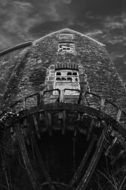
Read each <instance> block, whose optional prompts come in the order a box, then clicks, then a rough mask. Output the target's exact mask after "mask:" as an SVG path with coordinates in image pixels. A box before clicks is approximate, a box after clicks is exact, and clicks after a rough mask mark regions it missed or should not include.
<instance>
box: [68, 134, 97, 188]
mask: <svg viewBox="0 0 126 190" xmlns="http://www.w3.org/2000/svg"><path fill="white" fill-rule="evenodd" d="M95 140H96V137H95V136H93V139H92V141H91V143H90V145H89V147H88V150H87V152H86V153H85V154H84V156H83V158H82V160H81V163H80V165H79V166H78V168H77V170H76V172H75V174H74V176H73V178H72V179H71V181H70V183H69V185H70V186H73V185H74V184H75V183H76V182H77V181H78V180H79V178H80V176H81V172H82V171H83V169H84V166H85V164H86V162H87V159H88V158H89V155H90V153H91V151H92V148H93V145H94V142H95Z"/></svg>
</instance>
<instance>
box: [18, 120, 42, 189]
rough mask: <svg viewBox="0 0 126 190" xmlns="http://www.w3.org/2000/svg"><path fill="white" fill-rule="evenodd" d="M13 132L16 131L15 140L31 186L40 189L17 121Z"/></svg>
mask: <svg viewBox="0 0 126 190" xmlns="http://www.w3.org/2000/svg"><path fill="white" fill-rule="evenodd" d="M15 132H16V136H17V140H18V143H19V147H20V150H21V155H22V158H23V161H24V165H25V167H26V170H27V173H28V177H29V179H30V182H31V184H32V187H33V189H34V190H40V184H39V183H38V181H37V179H36V176H35V173H34V170H33V168H32V165H31V162H30V159H29V156H28V152H27V148H26V145H25V140H24V137H23V134H22V130H21V126H20V124H19V123H17V124H16V126H15Z"/></svg>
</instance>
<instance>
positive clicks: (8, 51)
mask: <svg viewBox="0 0 126 190" xmlns="http://www.w3.org/2000/svg"><path fill="white" fill-rule="evenodd" d="M31 45H32V41H29V42H24V43H21V44H18V45H16V46H14V47H11V48H8V49H5V50H3V51H1V52H0V56H4V55H6V54H8V53H11V52H13V51H15V50H18V49H22V48H26V47H28V46H31Z"/></svg>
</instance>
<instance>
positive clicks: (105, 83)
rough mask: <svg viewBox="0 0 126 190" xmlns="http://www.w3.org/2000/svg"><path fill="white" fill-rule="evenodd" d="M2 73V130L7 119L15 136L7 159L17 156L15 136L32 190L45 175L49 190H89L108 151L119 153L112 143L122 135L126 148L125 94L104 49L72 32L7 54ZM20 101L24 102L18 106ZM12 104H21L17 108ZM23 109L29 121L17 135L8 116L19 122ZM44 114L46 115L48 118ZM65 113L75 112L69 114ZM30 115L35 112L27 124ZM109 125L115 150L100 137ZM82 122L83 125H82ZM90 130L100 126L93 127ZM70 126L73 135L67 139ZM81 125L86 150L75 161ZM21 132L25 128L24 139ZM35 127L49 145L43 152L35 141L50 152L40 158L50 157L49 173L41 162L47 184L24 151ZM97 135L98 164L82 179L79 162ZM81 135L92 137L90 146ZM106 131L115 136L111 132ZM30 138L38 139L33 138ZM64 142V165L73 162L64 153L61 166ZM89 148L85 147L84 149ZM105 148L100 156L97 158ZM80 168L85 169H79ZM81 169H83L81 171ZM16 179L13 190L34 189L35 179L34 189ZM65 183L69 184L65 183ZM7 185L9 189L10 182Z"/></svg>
mask: <svg viewBox="0 0 126 190" xmlns="http://www.w3.org/2000/svg"><path fill="white" fill-rule="evenodd" d="M0 71H1V72H0V98H1V99H0V107H1V113H2V112H3V111H4V113H6V114H4V115H2V116H1V122H2V125H4V122H3V121H5V123H7V126H8V125H9V127H10V131H12V133H13V135H12V134H11V133H9V138H8V140H7V139H6V140H3V141H5V142H6V143H5V142H4V144H6V145H5V147H6V148H5V152H6V153H5V154H8V152H9V151H10V153H9V154H10V155H11V156H12V155H13V154H14V155H15V154H16V150H17V147H15V146H16V145H15V141H16V140H15V136H17V137H18V138H19V140H17V141H19V142H18V143H19V147H20V150H21V153H22V157H23V159H24V163H25V167H26V170H27V172H28V176H29V178H30V180H31V183H32V187H33V189H34V190H36V189H37V188H38V186H37V184H38V183H41V184H42V186H44V182H43V181H44V179H43V178H44V177H43V176H45V178H46V180H45V183H47V184H45V186H44V187H45V189H48V188H49V189H56V188H57V187H58V188H60V189H73V188H75V189H76V190H81V189H85V188H86V187H87V186H88V183H89V180H90V179H91V177H92V174H93V172H94V170H95V167H96V165H97V164H98V161H99V159H100V158H101V154H102V153H103V149H104V152H109V150H111V149H112V148H113V145H114V144H113V142H114V140H115V139H116V138H117V139H118V142H119V143H120V150H123V149H125V148H124V147H123V145H124V144H125V143H124V142H125V134H126V133H125V112H124V111H125V108H126V91H125V88H124V84H123V82H122V80H121V78H120V76H119V74H118V73H117V71H116V68H115V67H114V64H113V63H112V61H111V59H110V57H109V55H108V52H107V51H106V48H105V45H104V44H102V43H100V42H98V41H96V40H94V39H92V38H90V37H88V36H85V35H83V34H82V33H79V32H76V31H74V30H71V29H67V28H66V29H62V30H59V31H56V32H53V33H51V34H48V35H46V36H44V37H42V38H40V39H38V40H35V41H33V42H29V43H26V44H24V45H20V46H17V47H15V48H12V49H9V50H7V51H4V52H1V53H0ZM32 95H33V96H32ZM38 96H39V98H38ZM27 97H28V98H27ZM15 102H19V103H17V104H15ZM38 102H39V103H38ZM13 104H15V106H12V105H13ZM36 104H37V106H38V107H39V111H36V113H34V112H35V110H36V109H38V108H36ZM38 104H39V105H38ZM43 106H44V107H43ZM40 108H41V109H40ZM22 110H25V111H26V112H27V114H26V115H25V116H24V117H23V121H22V115H21V118H20V119H19V120H18V122H17V120H16V123H17V124H16V126H18V124H20V126H21V127H19V130H17V129H16V127H15V126H13V125H15V124H14V122H13V121H14V118H13V119H12V121H11V122H10V120H9V124H8V118H7V117H6V116H7V115H8V114H9V113H10V115H11V114H12V113H13V115H15V114H17V115H18V117H20V114H22V113H20V112H21V111H22ZM43 110H46V111H45V112H44V115H43ZM50 110H51V111H50ZM57 110H58V111H57ZM80 110H81V111H80ZM67 111H68V112H72V113H67ZM56 112H57V113H56ZM82 112H83V113H82ZM23 114H24V112H23ZM31 114H33V115H32V118H31V119H30V120H29V117H31ZM34 114H37V115H34ZM67 114H68V115H67ZM17 115H16V116H15V117H17ZM55 122H56V123H55ZM72 122H73V123H72ZM78 122H79V123H78ZM92 123H93V124H92ZM103 123H106V126H107V127H108V126H109V127H110V126H111V127H110V128H109V127H108V128H109V129H108V128H107V129H106V130H107V133H106V132H105V134H104V135H105V136H106V134H107V138H109V141H110V142H109V143H108V144H109V145H108V144H106V142H104V135H103V133H102V132H101V131H102V129H103V128H105V127H104V124H103ZM32 124H33V125H34V127H31V128H30V127H29V126H30V125H31V126H32ZM53 125H54V129H55V130H59V128H60V127H61V128H62V129H61V131H62V135H64V139H62V137H60V135H59V134H57V133H55V134H54V135H53V132H52V130H53V129H52V128H53ZM83 125H84V126H85V127H84V128H83ZM88 125H89V126H88ZM92 126H93V127H94V129H92ZM67 127H68V129H69V130H70V131H73V132H72V134H71V132H70V134H66V136H65V131H66V128H67ZM17 128H18V127H17ZM33 128H35V129H33ZM76 128H79V129H78V130H77V131H79V138H78V145H76V146H79V145H80V146H81V150H79V151H78V150H76V152H77V156H75V155H74V154H75V150H73V145H72V142H73V141H72V139H73V137H76V130H75V129H76ZM20 129H22V130H23V135H24V136H23V137H22V135H21V133H20V132H21V131H20ZM46 129H48V130H49V136H48V135H47V134H46V133H45V131H46ZM34 130H35V133H36V135H35V136H37V137H38V138H40V136H42V137H43V139H44V140H43V141H42V143H43V144H44V145H45V147H46V146H47V150H46V148H45V147H44V145H43V144H42V147H41V142H40V140H37V143H38V144H39V143H40V145H39V149H41V148H43V149H44V150H43V151H44V152H43V151H42V153H43V154H44V155H45V157H44V162H46V163H45V165H46V168H47V170H46V169H45V168H43V167H44V166H45V165H44V166H43V161H40V165H42V166H41V167H42V170H44V171H45V172H44V174H42V179H40V176H41V175H40V174H41V172H40V171H39V169H37V168H38V167H39V164H38V165H37V164H36V161H35V162H34V159H33V158H28V155H27V151H26V148H27V149H30V148H31V146H32V145H31V144H32V143H31V142H28V141H30V140H29V139H30V138H31V134H32V133H31V132H30V131H32V132H33V133H34ZM92 131H93V132H94V134H95V135H96V136H97V140H96V142H97V144H98V145H99V144H101V147H99V149H97V146H98V145H96V146H95V149H96V151H95V152H94V154H93V153H92V157H93V159H94V161H92V160H91V161H89V162H88V165H89V167H87V168H85V173H84V174H83V172H82V171H80V173H82V174H80V173H79V174H78V170H79V169H78V165H79V164H80V163H81V160H82V161H83V156H82V155H83V153H85V154H88V153H87V152H88V151H89V150H90V146H89V144H90V143H89V142H90V141H92V139H93V137H92ZM108 131H109V132H108ZM5 133H6V132H5ZM73 133H74V135H73ZM81 133H82V134H83V135H84V138H85V139H86V141H84V142H83V135H81ZM108 133H110V134H109V135H108ZM56 134H57V135H56ZM71 135H73V136H71ZM5 136H6V135H5ZM108 136H109V137H108ZM110 137H111V138H110ZM98 138H99V140H98ZM50 139H51V140H50ZM65 139H66V140H65ZM75 139H76V138H75ZM46 140H47V142H46ZM102 140H103V142H102ZM25 141H26V144H27V142H28V144H27V145H26V146H29V147H26V146H25ZM31 141H32V142H34V141H33V139H32V140H31ZM65 141H66V145H67V146H68V149H67V148H66V153H67V154H68V157H69V159H68V160H67V161H66V162H67V163H65V158H64V152H62V151H61V155H62V157H63V162H62V161H61V160H62V159H61V158H60V159H59V157H58V156H59V155H57V153H56V152H57V151H59V152H60V149H59V148H58V146H57V143H59V144H60V145H61V149H64V147H65V146H66V145H63V144H62V143H65ZM50 142H53V143H52V144H53V145H52V147H51V145H49V144H50ZM75 142H76V140H75ZM75 142H74V143H75ZM30 143H31V144H30ZM46 143H47V144H46ZM67 143H68V144H67ZM74 143H73V144H74ZM83 143H84V147H85V148H84V150H82V145H83ZM23 144H24V147H23ZM29 144H30V145H29ZM105 144H106V145H105ZM110 144H111V145H110ZM112 144H113V145H112ZM115 144H116V143H115ZM102 145H103V146H102ZM33 146H34V143H33ZM76 146H75V147H76ZM86 146H87V147H88V148H89V150H88V148H86ZM92 146H93V145H92ZM115 146H116V145H115ZM75 147H74V148H75ZM106 147H107V148H106ZM52 149H53V150H52ZM75 149H76V148H75ZM77 149H78V148H77ZM23 150H24V152H23ZM71 150H72V151H71ZM100 151H101V154H99V152H100ZM13 152H14V153H13ZM29 152H30V151H29ZM40 152H41V151H40ZM69 152H70V153H71V154H72V156H71V154H69ZM89 152H90V151H89ZM124 152H125V151H124ZM119 153H120V151H119ZM119 153H118V154H119ZM29 154H30V153H29ZM59 154H60V153H59ZM93 155H94V156H93ZM106 155H107V156H108V155H109V153H106ZM30 156H31V155H30ZM30 156H29V157H30ZM12 157H13V156H12ZM73 157H75V160H73ZM1 159H2V158H1ZM7 159H8V156H7ZM39 159H40V157H39ZM46 159H47V160H46ZM84 159H85V157H84ZM12 160H13V159H12ZM29 160H32V161H31V162H32V164H31V165H33V168H32V166H31V165H30V166H29V164H28V163H29ZM48 160H49V161H48ZM11 162H12V163H13V161H10V160H9V161H8V163H9V164H10V163H11ZM57 162H59V165H61V164H63V167H64V168H62V167H61V168H60V166H59V165H58V164H56V163H57ZM71 162H72V163H71ZM86 163H87V162H86ZM17 165H18V164H17ZM53 165H55V166H56V167H54V166H53ZM82 165H83V164H82ZM79 167H82V166H81V164H80V165H79ZM83 167H85V166H83ZM83 167H82V168H83ZM17 168H18V166H17ZM71 168H72V169H71ZM10 170H11V173H13V176H16V174H15V173H14V172H13V168H11V169H10ZM33 170H34V171H35V172H33ZM50 170H51V171H50ZM52 170H53V172H52ZM60 170H61V171H60ZM76 170H77V172H75V171H76ZM81 170H82V169H81ZM18 172H19V171H18ZM74 172H75V176H74V177H73V178H72V180H71V183H68V182H69V181H70V179H71V176H72V175H73V174H74ZM19 173H21V171H20V172H19ZM22 173H23V175H24V176H25V175H26V174H24V173H25V172H24V171H23V172H22ZM48 173H50V175H51V176H52V175H54V179H53V180H51V178H50V176H49V175H48ZM58 175H60V176H58ZM78 175H79V177H78ZM81 177H82V179H81ZM14 178H15V177H12V182H13V184H14V185H15V186H14V187H13V188H12V189H15V190H16V188H17V189H20V188H21V187H22V189H23V190H25V189H27V187H29V182H28V184H27V183H26V182H25V183H26V185H25V186H23V184H22V181H23V179H24V178H23V177H22V179H21V182H19V179H18V180H17V181H18V182H19V184H20V187H19V186H18V185H17V181H16V180H14ZM36 178H37V180H36ZM75 178H77V180H75ZM79 180H80V181H79ZM36 181H37V182H36ZM38 181H39V182H38ZM73 181H74V182H73ZM62 182H63V184H61V183H62ZM4 183H5V184H6V182H4ZM59 184H60V185H59ZM77 184H79V185H77ZM72 185H73V186H72ZM60 186H61V187H60ZM84 186H85V187H84ZM40 189H41V188H40Z"/></svg>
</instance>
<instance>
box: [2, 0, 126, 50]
mask: <svg viewBox="0 0 126 190" xmlns="http://www.w3.org/2000/svg"><path fill="white" fill-rule="evenodd" d="M125 5H126V0H21V1H18V0H0V48H1V47H2V48H6V47H9V46H11V44H16V43H19V42H21V41H22V42H23V41H27V40H30V39H34V38H36V37H37V36H40V35H43V34H45V33H48V32H50V31H51V30H56V29H60V28H62V27H68V26H71V25H75V23H76V21H77V20H81V22H82V23H83V22H85V19H86V15H90V14H91V15H101V16H103V15H110V14H121V12H122V11H123V10H124V7H125ZM89 24H91V23H89Z"/></svg>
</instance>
